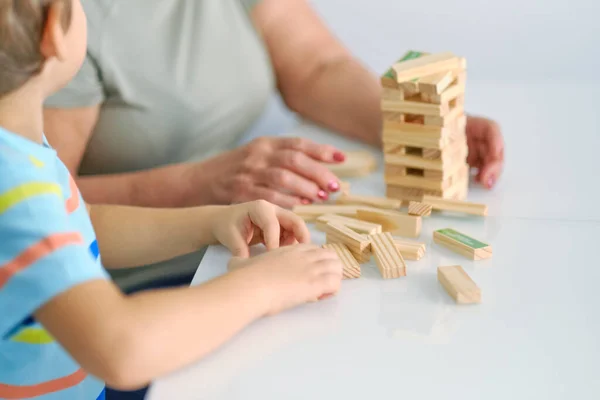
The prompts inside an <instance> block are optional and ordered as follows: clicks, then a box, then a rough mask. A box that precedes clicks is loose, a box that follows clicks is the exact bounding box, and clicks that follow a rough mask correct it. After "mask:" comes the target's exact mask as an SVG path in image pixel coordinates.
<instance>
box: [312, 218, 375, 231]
mask: <svg viewBox="0 0 600 400" xmlns="http://www.w3.org/2000/svg"><path fill="white" fill-rule="evenodd" d="M330 222H333V223H336V224H338V225H343V226H345V227H346V228H350V229H352V230H353V231H354V232H356V233H359V234H362V235H373V234H375V233H381V232H382V230H381V225H379V224H374V223H371V222H367V221H361V220H359V219H355V218H349V217H344V216H341V215H337V214H325V215H321V216H320V217H318V218H317V221H316V227H317V229H318V230H320V231H323V232H325V231H327V225H328V224H329V223H330Z"/></svg>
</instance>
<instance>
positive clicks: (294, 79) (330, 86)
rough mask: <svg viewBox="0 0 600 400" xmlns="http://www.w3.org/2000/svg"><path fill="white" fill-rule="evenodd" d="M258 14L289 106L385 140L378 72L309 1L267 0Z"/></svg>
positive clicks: (356, 134) (359, 135)
mask: <svg viewBox="0 0 600 400" xmlns="http://www.w3.org/2000/svg"><path fill="white" fill-rule="evenodd" d="M253 19H254V21H255V24H256V26H257V28H258V29H259V31H260V32H261V33H262V35H263V36H264V39H265V41H266V44H267V47H268V49H269V53H270V56H271V59H272V60H273V65H274V68H275V72H276V75H277V80H278V83H279V89H280V91H281V93H282V96H283V98H284V100H285V102H286V104H287V105H288V107H290V108H291V109H292V110H294V111H296V112H298V113H299V114H301V115H302V116H304V117H306V118H308V119H311V120H313V121H315V122H317V123H320V124H322V125H324V126H326V127H328V128H330V129H332V130H334V131H337V132H339V133H341V134H344V135H347V136H349V137H352V138H355V139H359V140H362V141H365V142H367V143H371V144H374V145H378V144H379V143H380V140H381V139H380V136H381V135H380V133H381V128H382V117H381V111H380V99H381V86H380V83H379V79H378V77H377V76H375V75H374V74H373V73H371V72H370V71H368V70H367V68H365V67H364V66H363V65H361V63H360V62H359V61H358V60H357V59H355V58H354V57H353V56H352V55H351V54H350V52H349V51H348V50H347V49H346V48H345V47H344V46H343V45H342V43H341V42H340V41H339V40H337V39H336V38H335V37H334V36H333V35H332V34H331V33H330V31H329V30H328V28H327V27H326V26H325V24H324V23H323V22H322V21H321V19H320V18H319V16H318V15H317V14H316V12H315V11H314V10H313V9H312V8H311V6H310V4H309V3H308V2H307V1H306V0H262V1H261V2H260V3H259V4H258V5H257V6H256V7H255V8H254V10H253Z"/></svg>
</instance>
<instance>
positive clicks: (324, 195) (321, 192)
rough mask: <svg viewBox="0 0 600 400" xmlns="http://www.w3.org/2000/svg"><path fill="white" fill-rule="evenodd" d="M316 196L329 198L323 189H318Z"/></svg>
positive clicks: (323, 198)
mask: <svg viewBox="0 0 600 400" xmlns="http://www.w3.org/2000/svg"><path fill="white" fill-rule="evenodd" d="M317 196H319V198H320V199H322V200H327V199H328V198H329V196H328V195H327V193H325V191H323V190H319V193H317Z"/></svg>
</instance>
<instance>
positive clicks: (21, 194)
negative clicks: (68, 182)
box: [0, 182, 63, 215]
mask: <svg viewBox="0 0 600 400" xmlns="http://www.w3.org/2000/svg"><path fill="white" fill-rule="evenodd" d="M43 194H55V195H57V196H58V197H60V199H61V200H62V199H63V194H62V190H61V189H60V186H59V185H58V184H56V183H48V182H29V183H24V184H22V185H19V186H17V187H14V188H12V189H9V190H7V191H6V192H4V193H0V215H1V214H3V213H4V212H6V210H8V209H9V208H11V207H13V206H15V205H17V204H19V203H20V202H22V201H25V200H27V199H29V198H31V197H34V196H39V195H43Z"/></svg>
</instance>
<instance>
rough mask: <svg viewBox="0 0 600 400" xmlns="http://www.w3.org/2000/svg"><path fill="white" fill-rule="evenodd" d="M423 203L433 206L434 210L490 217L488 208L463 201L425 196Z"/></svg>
mask: <svg viewBox="0 0 600 400" xmlns="http://www.w3.org/2000/svg"><path fill="white" fill-rule="evenodd" d="M423 202H424V203H428V204H431V205H432V206H433V209H434V210H440V211H455V212H460V213H465V214H472V215H480V216H486V215H488V206H487V205H485V204H480V203H471V202H467V201H461V200H451V199H443V198H441V197H437V196H428V195H425V196H423Z"/></svg>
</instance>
